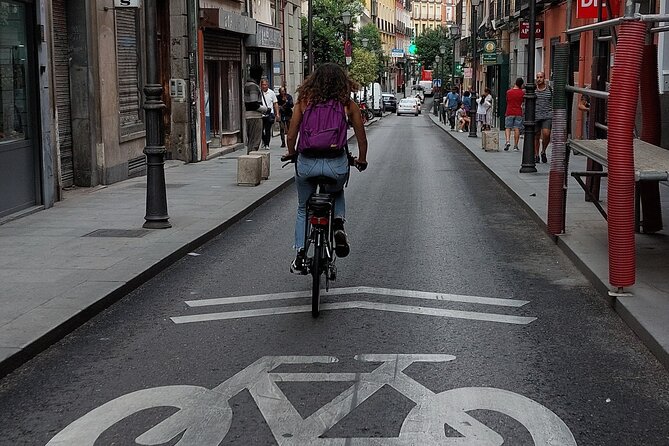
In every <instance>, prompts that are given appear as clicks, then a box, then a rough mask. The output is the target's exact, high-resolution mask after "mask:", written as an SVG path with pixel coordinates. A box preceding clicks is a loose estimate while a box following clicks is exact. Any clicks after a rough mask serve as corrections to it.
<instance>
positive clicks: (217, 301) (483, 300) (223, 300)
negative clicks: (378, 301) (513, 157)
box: [186, 286, 529, 307]
mask: <svg viewBox="0 0 669 446" xmlns="http://www.w3.org/2000/svg"><path fill="white" fill-rule="evenodd" d="M344 294H378V295H381V296H397V297H411V298H414V299H428V300H443V301H449V302H463V303H471V304H482V305H500V306H505V307H522V306H523V305H525V304H527V303H529V301H528V300H518V299H500V298H497V297H478V296H463V295H459V294H448V293H432V292H428V291H413V290H395V289H392V288H378V287H367V286H358V287H346V288H333V289H331V290H330V291H327V292H324V293H323V296H341V295H344ZM304 297H311V291H295V292H289V293H275V294H256V295H251V296H238V297H219V298H214V299H199V300H187V301H186V305H188V306H189V307H206V306H209V305H229V304H239V303H248V302H268V301H272V300H284V299H298V298H304Z"/></svg>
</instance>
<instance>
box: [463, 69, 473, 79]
mask: <svg viewBox="0 0 669 446" xmlns="http://www.w3.org/2000/svg"><path fill="white" fill-rule="evenodd" d="M464 73H465V75H464V76H463V77H464V78H465V79H471V78H472V68H471V67H467V68H465V69H464Z"/></svg>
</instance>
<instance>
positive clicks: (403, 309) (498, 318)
mask: <svg viewBox="0 0 669 446" xmlns="http://www.w3.org/2000/svg"><path fill="white" fill-rule="evenodd" d="M353 308H357V309H364V310H378V311H391V312H395V313H413V314H423V315H426V316H438V317H453V318H457V319H472V320H479V321H489V322H503V323H506V324H519V325H526V324H529V323H531V322H533V321H535V320H536V318H535V317H521V316H507V315H503V314H490V313H478V312H474V311H459V310H444V309H440V308H432V307H419V306H412V305H396V304H386V303H379V302H365V301H352V302H337V303H330V304H322V305H321V309H322V310H348V309H353ZM308 312H311V305H297V306H288V307H281V308H261V309H258V310H242V311H227V312H222V313H209V314H195V315H191V316H177V317H172V318H171V319H172V321H173V322H174V323H176V324H186V323H190V322H204V321H217V320H225V319H242V318H247V317H257V316H270V315H277V314H293V313H308Z"/></svg>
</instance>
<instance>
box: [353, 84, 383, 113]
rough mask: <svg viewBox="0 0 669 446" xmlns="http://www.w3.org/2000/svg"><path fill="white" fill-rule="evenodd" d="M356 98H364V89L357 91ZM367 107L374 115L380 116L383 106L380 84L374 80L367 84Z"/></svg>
mask: <svg viewBox="0 0 669 446" xmlns="http://www.w3.org/2000/svg"><path fill="white" fill-rule="evenodd" d="M358 98H360V99H365V89H364V88H362V89H361V90H360V91H358ZM366 102H367V107H368V108H369V109H370V110H372V112H373V113H374V116H381V114H382V108H383V97H382V95H381V84H379V83H378V82H374V83H373V84H369V85H367V101H366Z"/></svg>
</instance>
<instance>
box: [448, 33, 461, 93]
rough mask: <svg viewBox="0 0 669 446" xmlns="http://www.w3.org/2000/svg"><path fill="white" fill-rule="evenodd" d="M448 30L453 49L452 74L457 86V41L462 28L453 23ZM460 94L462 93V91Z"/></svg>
mask: <svg viewBox="0 0 669 446" xmlns="http://www.w3.org/2000/svg"><path fill="white" fill-rule="evenodd" d="M448 30H449V31H450V32H451V46H452V47H453V70H452V71H451V73H452V77H453V85H455V39H456V38H457V37H458V36H459V35H460V27H459V26H458V25H457V23H453V24H452V25H451V26H450V27H449V28H448ZM460 93H462V91H461V92H460Z"/></svg>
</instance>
